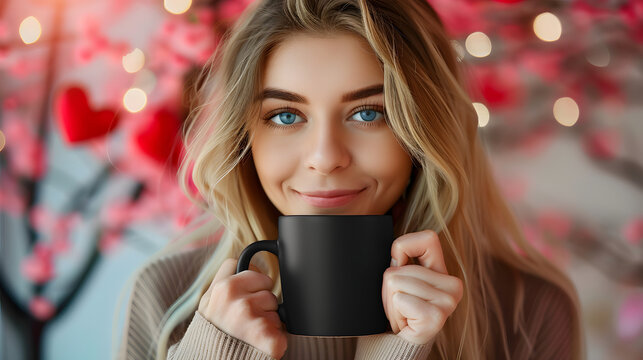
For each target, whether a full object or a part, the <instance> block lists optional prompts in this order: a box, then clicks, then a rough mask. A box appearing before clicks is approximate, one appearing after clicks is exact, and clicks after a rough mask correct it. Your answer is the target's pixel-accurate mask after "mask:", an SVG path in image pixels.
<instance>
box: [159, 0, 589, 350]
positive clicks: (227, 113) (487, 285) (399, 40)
mask: <svg viewBox="0 0 643 360" xmlns="http://www.w3.org/2000/svg"><path fill="white" fill-rule="evenodd" d="M300 32H303V33H314V34H328V35H332V34H337V33H350V34H354V35H357V36H360V37H362V38H363V39H364V40H365V41H366V42H368V44H370V46H371V47H372V49H373V51H374V52H375V54H376V55H377V57H378V59H379V61H380V62H381V65H382V68H383V71H384V99H385V108H386V113H387V121H388V125H389V126H390V128H391V129H392V131H393V133H394V134H395V135H396V136H397V138H398V139H399V141H400V143H401V144H402V145H403V146H404V147H405V149H406V150H407V151H408V153H409V155H410V156H411V158H412V160H413V163H414V176H413V177H412V182H411V183H410V185H409V188H408V193H407V194H406V195H405V198H404V200H405V204H404V205H405V206H404V208H403V210H402V212H401V214H400V215H399V216H398V217H397V218H396V219H395V235H396V237H397V236H400V235H402V234H406V233H410V232H417V231H421V230H426V229H431V230H434V231H435V232H437V233H438V234H439V236H440V239H441V244H442V248H443V252H444V258H445V262H446V265H447V268H448V271H449V274H450V275H453V276H456V277H458V278H460V279H461V280H462V281H463V284H464V288H465V292H464V297H463V299H462V301H461V302H460V304H459V305H458V308H457V309H456V311H455V312H454V313H453V314H452V315H451V316H450V317H449V319H448V320H447V321H446V323H445V325H444V327H443V329H442V331H441V332H440V333H439V335H438V337H437V339H436V342H435V345H434V350H433V351H432V352H431V355H430V356H429V358H430V359H452V358H456V357H457V358H458V359H460V358H461V359H480V358H483V356H486V358H493V357H494V356H500V354H501V353H502V352H503V351H504V352H505V354H507V351H508V350H507V343H506V338H505V337H506V329H505V328H504V326H503V323H504V321H503V313H502V311H501V308H500V305H499V299H498V297H497V295H496V292H495V291H494V283H493V282H492V279H491V276H490V274H491V267H492V264H491V261H492V258H493V257H495V258H497V259H499V260H501V261H504V262H505V263H507V264H509V265H510V266H512V267H514V268H515V269H518V270H521V271H523V272H526V273H529V274H533V275H536V276H538V277H540V278H542V279H544V280H547V281H549V282H551V283H553V284H555V285H556V286H558V287H559V288H560V289H562V290H563V291H564V293H565V294H566V295H567V296H568V297H569V299H570V302H571V303H572V304H573V305H574V309H575V313H574V314H573V320H574V329H573V330H574V331H573V334H572V337H573V353H574V355H573V356H574V359H579V358H584V354H583V352H584V344H583V336H582V327H581V325H580V314H579V303H578V298H577V295H576V292H575V289H574V286H573V284H572V283H571V281H570V280H569V279H568V277H567V276H565V275H564V274H563V273H562V272H561V271H560V270H559V269H557V268H556V267H555V266H554V265H552V264H551V263H550V262H549V261H548V260H547V259H545V258H544V257H543V256H542V255H541V254H539V253H538V252H537V251H536V250H535V249H534V248H533V247H532V246H531V245H530V244H529V243H528V242H527V241H526V240H525V238H524V236H523V234H522V232H521V230H520V228H519V226H518V223H517V220H516V219H515V217H514V215H513V214H512V212H511V210H510V208H509V207H508V205H507V203H506V202H505V200H504V199H503V197H502V195H501V193H500V192H499V190H498V187H497V185H496V183H495V181H494V178H493V175H492V172H491V168H490V165H489V163H488V161H487V159H486V156H485V152H484V148H483V146H482V145H481V143H480V140H479V138H478V133H477V129H478V121H477V116H476V113H475V111H474V109H473V107H472V104H471V100H470V99H469V97H468V95H467V94H466V92H465V91H464V90H463V88H464V86H463V76H462V69H461V68H460V66H461V65H460V63H459V62H458V61H457V60H456V57H455V56H454V52H453V49H452V47H451V44H450V41H449V39H448V38H447V36H446V35H445V31H444V27H443V24H442V23H441V21H440V19H439V17H438V16H437V14H436V13H435V11H434V10H433V9H432V8H431V7H430V5H429V4H428V3H427V2H426V0H407V1H386V0H377V1H375V0H373V1H371V0H328V1H319V0H265V1H256V2H255V3H253V4H251V5H250V7H249V8H248V9H246V11H245V12H244V13H243V14H242V15H241V17H240V18H239V19H238V21H237V22H236V23H235V26H234V28H233V29H232V31H231V32H230V33H228V34H227V35H226V37H225V39H224V41H223V43H222V44H223V45H221V46H220V47H219V49H218V51H217V53H216V54H215V55H214V56H213V57H212V58H211V60H210V62H209V63H208V64H207V66H206V67H205V68H204V69H203V71H202V73H201V76H200V80H199V81H198V82H197V87H198V92H197V102H196V106H195V107H194V109H193V111H192V112H191V114H190V117H189V122H188V125H187V126H186V127H185V129H184V130H185V131H184V139H185V143H186V148H187V154H186V158H185V160H184V162H183V163H182V165H181V168H180V172H179V173H180V174H179V180H180V181H181V185H182V187H183V189H184V191H185V192H186V194H188V196H191V194H192V192H191V191H190V190H189V185H188V181H189V179H192V180H193V182H194V184H195V185H196V188H197V189H198V192H199V194H200V196H201V198H198V197H193V200H194V201H195V203H199V204H201V205H202V206H203V209H204V210H206V211H207V212H209V213H210V214H212V215H213V217H214V218H216V219H217V220H216V222H215V223H216V226H215V225H213V224H215V223H210V224H208V225H207V226H209V227H210V229H211V230H214V229H215V228H216V227H218V226H219V225H221V226H223V227H224V228H225V232H224V234H223V236H222V238H221V239H220V240H219V243H218V247H217V249H216V251H215V252H214V253H213V255H212V257H211V258H210V259H209V260H208V261H207V262H206V264H205V265H204V266H203V268H202V269H201V272H200V273H199V276H198V277H197V279H196V280H195V282H194V283H193V284H192V285H191V286H190V288H189V289H188V290H187V291H186V292H185V293H184V294H183V295H182V296H181V297H180V298H179V299H178V300H177V301H176V302H175V303H174V304H173V305H172V307H171V308H170V309H169V310H168V312H167V313H166V314H165V318H164V322H163V324H162V328H161V332H160V335H159V337H158V339H157V340H158V343H157V344H156V353H157V357H158V358H163V359H164V358H165V354H166V351H167V346H168V339H169V337H170V335H171V333H172V330H173V329H174V328H175V327H176V326H177V325H178V324H180V323H181V322H183V321H185V320H186V319H187V318H188V317H189V316H190V315H191V314H193V312H194V310H195V309H196V307H197V305H198V302H199V299H200V297H201V296H202V294H203V293H204V292H205V290H206V289H207V287H208V285H209V283H210V282H211V281H212V279H213V278H214V275H215V273H216V271H217V269H218V268H219V267H220V265H221V264H222V262H223V261H224V260H225V259H226V258H229V257H234V258H238V256H239V254H240V252H241V250H243V249H244V248H245V247H246V246H247V245H249V244H250V243H252V242H255V241H257V240H263V239H275V238H276V236H277V219H278V216H279V211H278V210H277V209H276V208H275V207H274V206H273V205H272V203H271V202H270V201H269V199H268V198H267V196H266V195H265V193H264V192H263V191H262V190H261V189H262V188H261V185H260V183H259V181H258V178H257V174H256V172H255V169H254V165H253V161H252V155H251V152H250V151H249V150H250V144H251V139H250V133H249V126H250V121H249V119H256V118H258V110H259V104H258V103H256V102H255V101H254V99H255V97H256V95H257V94H258V92H259V91H260V87H261V78H262V77H261V74H262V73H261V72H262V70H263V65H264V64H265V61H266V58H267V56H268V55H269V53H270V51H271V49H273V48H274V47H275V46H276V45H277V44H279V42H280V41H282V40H283V39H285V38H286V37H288V36H290V35H291V34H293V33H300ZM219 221H220V224H219ZM198 239H199V236H186V237H185V238H184V239H183V241H180V242H175V243H172V244H171V245H170V246H168V248H167V249H165V250H164V251H163V253H165V254H166V253H171V252H173V251H177V250H178V249H180V248H181V247H183V246H184V245H185V244H186V243H189V242H192V241H195V240H198ZM257 256H258V257H259V259H258V260H259V264H258V266H259V267H260V268H262V270H263V271H264V272H265V273H266V274H267V275H269V276H270V277H271V278H273V279H275V280H276V284H275V288H274V289H273V291H274V292H275V293H276V294H277V295H278V296H281V288H280V283H279V281H278V279H279V272H278V262H277V259H276V257H274V256H272V255H271V254H267V253H265V252H264V253H260V254H258V255H257ZM155 258H156V257H155ZM255 258H256V257H255ZM515 291H516V292H515V294H514V295H515V299H516V300H515V306H516V311H515V313H514V319H513V320H514V324H515V328H514V329H513V330H514V331H516V328H518V329H523V328H524V317H523V316H522V315H521V313H522V309H523V305H522V299H523V297H524V288H523V287H522V286H518V287H517V289H516V290H515ZM491 322H496V323H499V324H500V325H499V326H500V327H501V332H500V333H499V334H498V333H489V323H491ZM523 333H524V331H523ZM495 337H503V339H502V342H503V347H504V349H493V345H492V344H493V342H491V343H488V342H489V339H494V338H495ZM481 349H490V350H488V351H489V352H488V353H487V354H486V355H483V354H482V353H481Z"/></svg>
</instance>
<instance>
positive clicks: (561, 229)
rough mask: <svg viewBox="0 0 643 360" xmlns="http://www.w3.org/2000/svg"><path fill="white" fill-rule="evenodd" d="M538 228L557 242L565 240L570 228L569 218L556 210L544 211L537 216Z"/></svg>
mask: <svg viewBox="0 0 643 360" xmlns="http://www.w3.org/2000/svg"><path fill="white" fill-rule="evenodd" d="M537 223H538V227H539V228H540V229H541V230H543V231H545V232H548V233H551V234H553V235H554V236H555V237H556V239H558V240H566V239H567V238H568V237H569V233H570V230H571V227H572V221H571V219H570V218H569V216H568V215H567V214H565V213H563V212H560V211H557V210H545V211H542V212H541V213H540V214H538V217H537Z"/></svg>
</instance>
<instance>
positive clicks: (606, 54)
mask: <svg viewBox="0 0 643 360" xmlns="http://www.w3.org/2000/svg"><path fill="white" fill-rule="evenodd" d="M587 62H589V63H590V64H592V65H594V66H596V67H606V66H607V65H609V63H610V51H609V50H608V49H607V47H606V46H600V47H598V48H596V49H593V50H591V51H590V52H589V54H587Z"/></svg>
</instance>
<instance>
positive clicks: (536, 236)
mask: <svg viewBox="0 0 643 360" xmlns="http://www.w3.org/2000/svg"><path fill="white" fill-rule="evenodd" d="M522 231H523V234H524V235H525V239H526V240H527V242H528V243H530V244H531V245H532V246H533V247H534V248H536V250H537V251H538V252H539V253H541V254H542V255H543V256H545V257H546V258H547V259H550V260H552V259H553V255H554V252H553V249H552V248H551V246H549V244H547V243H546V242H544V241H543V239H542V233H541V232H540V230H539V229H538V228H537V227H536V226H534V225H530V224H523V225H522Z"/></svg>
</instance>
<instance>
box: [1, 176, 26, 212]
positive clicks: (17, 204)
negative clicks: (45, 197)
mask: <svg viewBox="0 0 643 360" xmlns="http://www.w3.org/2000/svg"><path fill="white" fill-rule="evenodd" d="M25 201H26V199H25V197H24V196H22V193H21V191H20V189H19V188H18V186H17V184H16V182H15V179H12V178H10V177H9V175H8V174H0V210H4V211H6V212H7V213H9V214H11V215H13V216H16V217H18V216H23V215H24V211H25V208H26V204H25Z"/></svg>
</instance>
